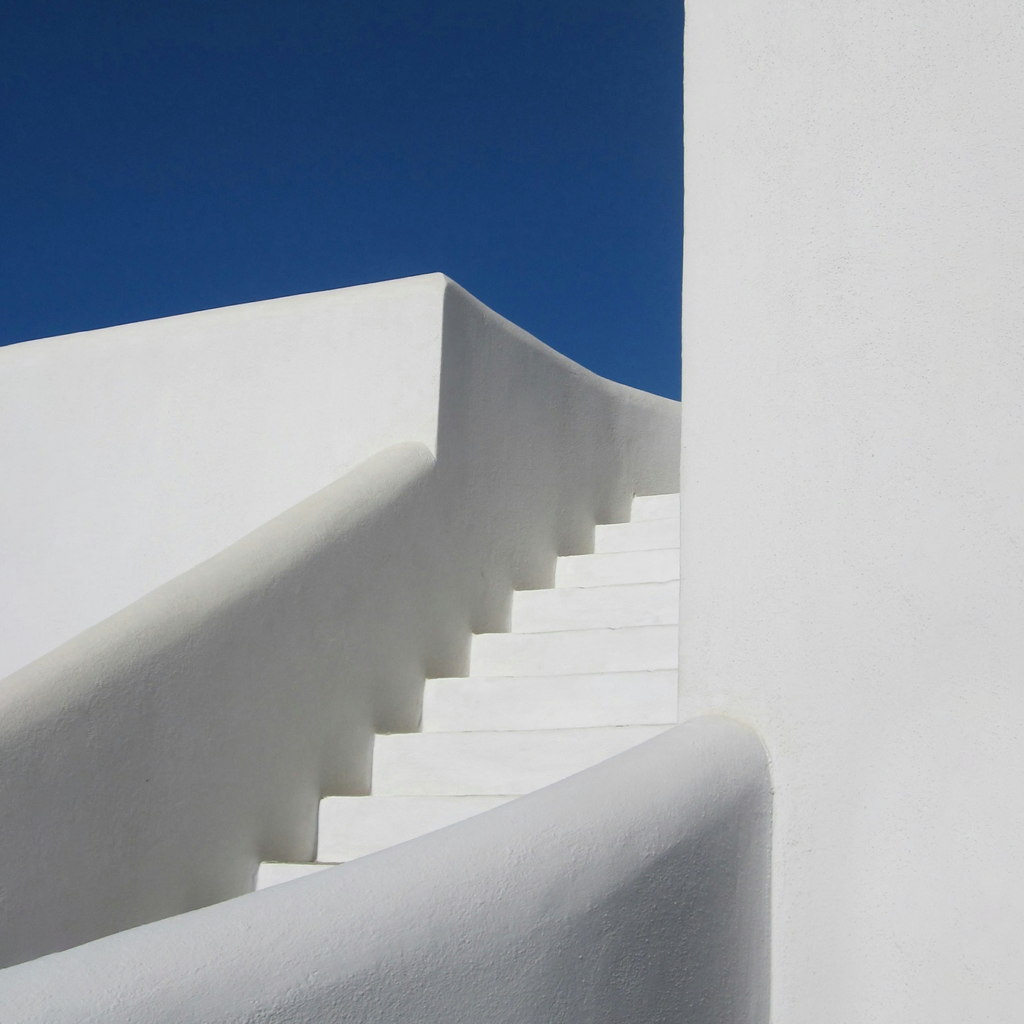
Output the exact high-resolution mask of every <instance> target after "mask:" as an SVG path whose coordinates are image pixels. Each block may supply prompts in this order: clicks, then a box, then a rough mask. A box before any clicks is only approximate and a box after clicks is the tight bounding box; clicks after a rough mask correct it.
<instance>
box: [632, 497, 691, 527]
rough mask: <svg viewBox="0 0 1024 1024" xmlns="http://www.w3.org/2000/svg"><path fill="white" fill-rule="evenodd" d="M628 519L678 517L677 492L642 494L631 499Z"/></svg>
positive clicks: (637, 520)
mask: <svg viewBox="0 0 1024 1024" xmlns="http://www.w3.org/2000/svg"><path fill="white" fill-rule="evenodd" d="M629 518H630V521H631V522H634V523H639V522H643V521H644V520H645V519H678V518H679V495H678V494H643V495H637V497H635V498H634V499H633V506H632V511H631V512H630V516H629Z"/></svg>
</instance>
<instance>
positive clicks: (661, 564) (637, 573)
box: [555, 547, 679, 587]
mask: <svg viewBox="0 0 1024 1024" xmlns="http://www.w3.org/2000/svg"><path fill="white" fill-rule="evenodd" d="M678 579H679V548H678V547H675V548H655V549H654V550H651V551H615V552H608V553H605V554H595V555H563V556H562V557H561V558H559V559H558V561H557V562H556V563H555V586H556V587H607V586H615V585H618V584H622V583H667V582H669V581H670V580H678Z"/></svg>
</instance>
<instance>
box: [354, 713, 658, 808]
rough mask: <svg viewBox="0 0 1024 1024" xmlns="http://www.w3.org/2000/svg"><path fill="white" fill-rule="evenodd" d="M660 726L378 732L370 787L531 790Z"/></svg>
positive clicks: (403, 791)
mask: <svg viewBox="0 0 1024 1024" xmlns="http://www.w3.org/2000/svg"><path fill="white" fill-rule="evenodd" d="M665 728H667V727H666V726H656V725H633V726H616V727H612V728H603V729H533V730H529V731H527V732H515V731H511V730H510V731H507V732H421V733H404V734H397V735H394V736H378V737H377V743H376V746H375V750H374V757H373V791H374V793H375V794H379V795H380V796H414V795H416V796H418V795H423V796H463V795H465V796H476V795H482V794H485V793H490V794H494V795H496V796H498V795H505V794H516V793H532V792H533V790H535V789H540V787H541V786H549V785H551V783H553V782H557V781H558V780H559V779H564V778H565V777H566V776H567V775H573V774H575V773H576V772H581V771H583V769H584V768H589V767H590V766H591V765H595V764H597V763H598V762H599V761H604V760H605V759H606V758H609V757H612V756H613V755H614V754H620V753H622V751H623V750H628V749H629V748H630V747H635V746H636V745H637V744H638V743H643V742H644V740H649V739H651V738H652V737H653V736H656V735H657V734H658V733H659V732H664V731H665Z"/></svg>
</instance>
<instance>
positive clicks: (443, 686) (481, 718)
mask: <svg viewBox="0 0 1024 1024" xmlns="http://www.w3.org/2000/svg"><path fill="white" fill-rule="evenodd" d="M676 700H677V676H676V673H675V672H672V671H668V672H632V673H605V674H600V675H589V676H585V675H580V676H555V677H547V678H539V679H535V678H522V679H479V678H470V679H437V680H429V681H428V682H427V685H426V688H425V690H424V694H423V731H424V732H462V731H471V730H475V729H479V730H494V731H501V730H509V729H513V730H518V729H576V728H590V727H595V726H616V725H661V724H666V723H671V722H674V721H675V718H676Z"/></svg>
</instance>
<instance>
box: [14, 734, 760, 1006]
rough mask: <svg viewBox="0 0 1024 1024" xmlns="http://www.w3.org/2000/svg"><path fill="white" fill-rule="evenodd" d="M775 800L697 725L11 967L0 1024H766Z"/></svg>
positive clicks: (747, 759)
mask: <svg viewBox="0 0 1024 1024" xmlns="http://www.w3.org/2000/svg"><path fill="white" fill-rule="evenodd" d="M770 799H771V794H770V784H769V779H768V773H767V767H766V764H765V757H764V749H763V747H762V746H761V744H760V742H759V741H758V739H757V737H756V736H754V735H753V734H752V733H751V732H749V731H747V730H745V729H743V728H742V727H739V726H737V725H736V724H735V723H731V722H727V721H724V720H705V721H702V722H694V723H690V724H688V725H684V726H680V727H679V728H676V729H672V730H670V731H669V732H667V733H665V734H664V735H662V736H659V737H658V738H656V739H655V740H653V741H651V742H650V743H645V744H642V745H641V746H639V747H636V748H634V749H632V750H630V751H627V752H626V753H625V754H622V755H621V756H619V757H617V758H615V759H613V760H611V761H607V762H605V763H603V764H600V765H597V766H596V767H594V768H592V769H589V770H588V771H586V772H583V773H582V774H579V775H576V776H574V777H572V778H570V779H566V780H564V781H562V782H560V783H558V784H557V785H555V786H552V787H550V788H548V789H544V790H541V791H539V792H537V793H532V794H530V795H528V796H525V797H523V798H522V799H519V800H514V801H511V802H509V803H507V804H505V805H504V806H501V807H498V808H496V809H495V810H492V811H489V812H487V813H485V814H480V815H477V816H475V817H472V818H470V819H468V820H467V821H463V822H460V823H458V824H456V825H453V826H451V827H450V828H447V829H442V830H441V831H439V832H434V833H431V834H430V835H426V836H422V837H420V838H418V839H414V840H412V841H411V842H409V843H405V844H403V845H400V846H397V847H394V848H392V849H389V850H385V851H383V852H381V853H377V854H374V855H372V856H369V857H363V858H361V859H360V860H357V861H355V862H353V863H352V864H347V865H344V866H342V867H339V868H333V869H331V870H327V871H321V872H318V873H316V874H315V875H313V876H312V877H307V878H302V879H299V880H297V881H294V882H289V883H287V884H285V885H278V886H275V887H274V888H272V889H269V890H267V891H265V892H258V893H253V894H251V895H248V896H243V897H241V898H239V899H235V900H228V901H227V902H225V903H220V904H218V905H216V906H212V907H207V908H205V909H203V910H199V911H196V912H194V913H190V914H183V915H181V916H178V917H174V918H170V919H168V920H165V921H159V922H157V923H155V924H151V925H147V926H145V927H143V928H137V929H133V930H132V931H128V932H122V933H121V934H118V935H113V936H110V937H108V938H106V939H101V940H99V941H96V942H91V943H88V944H86V945H83V946H79V947H77V948H76V949H72V950H69V951H67V952H64V953H57V954H55V955H53V956H49V957H44V958H42V959H39V960H35V961H33V962H31V963H26V964H22V965H21V966H18V967H12V968H9V969H8V970H6V971H3V972H0V991H2V993H3V999H2V1001H0V1020H3V1022H4V1024H28V1022H32V1024H36V1022H38V1021H40V1020H45V1021H46V1022H47V1024H100V1022H102V1024H127V1022H129V1021H130V1022H131V1024H165V1022H167V1021H174V1022H176V1024H209V1022H211V1021H217V1022H218V1024H243V1022H251V1021H253V1020H265V1021H288V1022H289V1024H324V1022H325V1021H349V1020H359V1021H363V1022H366V1024H386V1022H387V1024H393V1022H395V1021H416V1022H418V1024H451V1022H452V1021H456V1020H463V1021H487V1022H489V1024H551V1022H552V1021H557V1020H573V1021H588V1022H592V1024H618V1022H622V1021H670V1020H671V1021H677V1020H685V1021H687V1022H690V1024H720V1022H724V1021H728V1022H730V1024H765V1022H766V1020H767V973H768V951H767V924H768V921H767V909H768V899H767V897H768V852H769V849H768V846H769V844H768V840H769V830H770ZM240 950H244V953H243V954H241V955H240V952H239V951H240Z"/></svg>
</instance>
